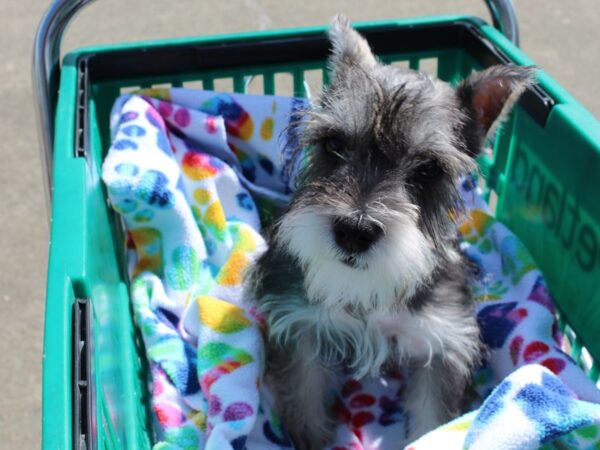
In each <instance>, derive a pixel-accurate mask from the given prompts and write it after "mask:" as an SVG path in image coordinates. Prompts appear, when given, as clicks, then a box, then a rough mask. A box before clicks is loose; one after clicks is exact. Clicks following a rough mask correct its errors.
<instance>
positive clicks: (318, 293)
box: [248, 16, 533, 450]
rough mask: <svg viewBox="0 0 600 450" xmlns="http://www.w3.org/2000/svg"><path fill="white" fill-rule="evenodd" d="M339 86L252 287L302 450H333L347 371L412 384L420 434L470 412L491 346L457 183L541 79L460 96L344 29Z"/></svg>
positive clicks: (334, 38)
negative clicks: (400, 372)
mask: <svg viewBox="0 0 600 450" xmlns="http://www.w3.org/2000/svg"><path fill="white" fill-rule="evenodd" d="M329 37H330V40H331V44H332V49H333V50H332V55H331V57H330V60H329V65H330V71H331V84H330V86H329V87H328V88H327V90H326V91H325V92H324V93H323V95H322V98H321V99H320V101H319V103H318V104H317V105H314V106H312V107H310V109H309V110H308V111H306V114H305V117H304V120H303V121H302V127H303V131H302V136H303V142H302V144H303V145H306V146H308V147H309V148H310V149H311V151H310V152H309V156H308V157H307V158H308V161H307V165H306V168H305V170H304V171H303V174H302V177H301V179H300V183H299V188H298V190H297V192H295V195H294V198H293V200H292V202H291V204H290V206H289V210H288V211H287V212H286V213H285V214H284V215H283V216H282V217H281V219H280V220H279V221H278V222H277V223H276V225H275V227H274V229H273V231H272V235H271V237H270V238H269V244H270V245H269V248H268V250H267V251H266V252H265V253H264V254H263V255H262V257H261V258H260V259H259V260H258V261H257V263H256V264H255V266H254V267H253V269H252V272H251V273H250V277H249V281H250V282H249V284H248V286H249V287H250V289H251V290H252V292H251V295H252V296H253V297H254V298H255V300H256V302H257V304H258V307H259V311H262V313H264V314H265V316H266V319H267V324H268V340H267V357H266V359H267V361H266V374H267V383H268V384H269V385H270V387H271V388H272V391H273V393H274V395H275V398H276V408H277V410H278V412H279V414H281V417H282V421H283V424H284V425H285V427H286V429H287V430H288V432H289V434H290V436H291V438H292V440H293V442H294V444H295V446H296V449H307V450H320V449H322V448H323V447H325V446H326V445H327V444H329V443H330V442H331V440H332V438H333V437H334V432H335V420H334V417H333V416H332V414H331V408H330V403H331V402H330V400H331V399H330V398H329V393H330V392H331V389H332V388H333V389H335V386H336V382H337V381H336V372H337V373H339V371H340V370H345V371H347V372H349V373H351V374H352V376H354V377H355V378H357V379H360V378H361V377H365V376H379V375H381V374H382V373H384V372H385V371H386V370H390V369H397V368H400V367H402V368H404V369H405V370H407V371H408V379H407V386H406V398H405V409H406V410H407V411H408V415H409V419H408V420H409V421H408V424H409V433H408V436H406V437H405V436H402V437H399V439H398V448H400V446H401V445H404V444H406V443H408V442H410V441H412V440H414V439H416V438H418V437H420V436H421V435H423V434H424V433H426V432H428V431H430V430H432V429H433V428H435V427H437V426H438V425H440V424H442V423H444V422H446V421H448V420H450V419H452V418H453V417H455V416H456V415H457V414H458V413H459V408H460V403H461V396H462V393H463V391H464V389H465V387H466V385H467V383H468V381H469V378H470V373H471V369H472V368H473V366H474V365H475V364H477V362H478V361H479V359H480V356H481V349H482V347H481V344H480V338H479V330H478V327H477V323H476V321H475V316H474V304H473V299H472V296H471V293H470V289H469V284H468V270H467V264H466V262H465V260H464V259H463V257H462V256H461V255H460V254H459V252H458V250H457V245H456V240H457V231H456V220H457V218H458V217H459V216H460V201H459V198H458V192H457V183H458V180H459V179H460V178H461V177H462V176H465V175H467V174H469V173H470V172H472V171H474V170H475V169H476V165H475V163H474V161H473V157H474V156H476V155H478V154H479V153H480V152H481V151H482V148H483V145H484V140H485V138H486V136H487V135H488V134H489V133H490V131H491V130H492V129H493V128H494V126H495V124H496V123H498V121H499V120H500V119H501V118H502V117H503V116H504V115H505V114H506V113H507V111H508V110H509V109H510V108H511V106H512V105H513V104H514V102H515V101H516V100H517V98H518V97H519V95H520V94H521V93H522V92H523V91H524V90H525V89H526V87H527V86H529V85H530V84H531V83H532V79H533V69H532V68H524V67H517V66H494V67H491V68H489V69H487V70H484V71H482V72H478V73H474V74H473V75H471V76H469V77H468V78H467V79H466V80H464V81H463V82H462V83H461V84H460V85H459V86H458V87H457V89H453V88H452V87H451V86H450V85H449V84H447V83H445V82H442V81H440V80H438V79H436V78H434V77H432V76H430V75H427V74H424V73H420V72H417V71H413V70H409V69H402V68H398V67H393V66H389V65H383V64H380V63H378V62H377V60H376V58H375V56H374V55H373V53H372V52H371V50H370V48H369V45H368V44H367V42H366V41H365V39H363V38H362V37H361V36H360V35H359V34H358V33H357V32H356V31H354V30H353V29H351V28H350V26H349V23H348V21H347V20H346V19H345V18H343V17H340V16H338V17H337V18H335V19H334V21H333V22H332V26H331V28H330V31H329Z"/></svg>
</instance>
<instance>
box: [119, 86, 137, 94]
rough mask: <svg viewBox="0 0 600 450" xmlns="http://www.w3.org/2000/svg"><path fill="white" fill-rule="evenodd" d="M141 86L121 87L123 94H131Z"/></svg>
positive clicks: (120, 90)
mask: <svg viewBox="0 0 600 450" xmlns="http://www.w3.org/2000/svg"><path fill="white" fill-rule="evenodd" d="M139 90H140V86H123V87H122V88H120V89H119V92H120V94H121V95H123V94H131V93H132V92H135V91H139Z"/></svg>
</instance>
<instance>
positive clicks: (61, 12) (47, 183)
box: [32, 0, 519, 215]
mask: <svg viewBox="0 0 600 450" xmlns="http://www.w3.org/2000/svg"><path fill="white" fill-rule="evenodd" d="M93 1H94V0H53V1H52V3H51V4H50V6H49V7H48V9H47V10H46V12H45V13H44V16H43V17H42V19H41V21H40V24H39V26H38V29H37V34H36V37H35V42H34V47H33V73H32V77H33V91H34V99H35V103H36V104H35V107H36V109H37V123H38V135H39V139H40V149H41V152H42V155H41V156H42V165H43V169H44V170H43V172H44V175H43V176H44V187H45V190H46V204H47V206H48V214H49V215H50V213H51V210H52V161H53V157H54V149H53V143H54V115H55V108H56V104H57V97H58V83H59V74H60V46H61V43H62V37H63V34H64V32H65V30H66V28H67V26H68V25H69V23H70V22H71V20H72V19H73V17H74V16H75V14H76V13H77V12H78V11H80V10H81V9H82V8H83V7H84V6H86V5H88V4H90V3H92V2H93ZM485 2H486V5H487V7H488V9H489V11H490V14H491V16H492V20H493V23H494V26H495V27H496V28H497V29H498V30H500V31H501V32H502V33H504V35H505V36H506V37H507V38H508V39H510V40H511V41H512V42H513V43H514V44H516V45H518V44H519V27H518V23H517V16H516V14H515V8H514V5H513V2H512V0H485Z"/></svg>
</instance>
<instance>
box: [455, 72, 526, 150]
mask: <svg viewBox="0 0 600 450" xmlns="http://www.w3.org/2000/svg"><path fill="white" fill-rule="evenodd" d="M535 71H536V69H535V68H534V67H522V66H515V65H497V66H492V67H490V68H488V69H486V70H483V71H481V72H475V73H474V74H472V75H471V76H469V77H468V78H466V79H465V80H464V81H463V82H462V83H461V84H460V85H459V86H458V88H457V90H456V94H457V95H458V99H459V103H460V107H461V109H462V110H463V113H464V115H465V116H466V122H465V123H464V126H463V134H464V137H465V140H466V142H465V144H466V147H467V152H468V153H469V154H470V155H471V156H476V155H478V154H479V153H480V152H481V150H482V147H483V144H484V142H485V138H486V136H487V135H489V134H490V133H491V132H492V130H493V129H494V128H495V127H496V126H498V124H499V123H501V122H502V119H503V118H504V117H506V115H507V114H508V113H509V111H510V110H511V108H512V107H513V105H514V104H515V102H516V101H517V100H518V99H519V97H520V96H521V94H522V93H523V92H524V91H525V89H527V87H529V86H530V85H531V84H533V82H534V76H535Z"/></svg>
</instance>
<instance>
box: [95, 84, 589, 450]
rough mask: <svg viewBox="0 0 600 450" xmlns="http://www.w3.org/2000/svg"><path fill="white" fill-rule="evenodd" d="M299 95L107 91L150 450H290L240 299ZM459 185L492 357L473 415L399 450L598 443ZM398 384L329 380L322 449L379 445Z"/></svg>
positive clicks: (584, 401)
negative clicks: (147, 397)
mask: <svg viewBox="0 0 600 450" xmlns="http://www.w3.org/2000/svg"><path fill="white" fill-rule="evenodd" d="M305 106H306V104H305V101H304V100H300V99H294V98H288V97H273V96H251V95H241V94H233V95H231V94H222V93H221V94H219V93H215V92H209V91H198V90H188V89H179V88H174V89H160V90H155V89H153V90H146V91H142V92H140V93H139V94H136V95H125V96H122V97H120V98H119V99H118V100H117V102H116V103H115V105H114V108H113V112H112V115H111V130H112V146H111V148H110V150H109V152H108V155H107V157H106V160H105V161H104V165H103V173H102V177H103V180H104V182H105V184H106V187H107V190H108V195H109V199H110V202H111V205H112V207H113V208H114V209H115V210H116V211H117V212H118V213H119V214H120V215H121V217H122V218H123V221H124V224H125V227H126V230H127V236H128V249H129V252H130V263H131V264H130V275H131V300H132V302H133V306H134V311H135V321H136V324H137V326H138V327H139V329H140V330H141V333H142V335H143V339H144V343H145V350H146V354H145V357H146V358H147V360H148V362H149V367H150V370H151V380H152V386H151V387H150V389H151V392H152V408H153V412H154V419H155V425H156V431H157V436H158V441H157V442H156V444H155V446H154V448H155V449H157V450H158V449H197V448H201V449H209V450H228V449H229V450H243V449H247V450H270V449H283V448H291V444H290V442H289V440H288V438H287V436H286V433H285V431H284V430H283V429H282V427H281V424H280V422H279V420H278V418H277V416H276V414H274V412H273V409H272V407H271V405H272V398H271V397H270V395H269V392H268V389H267V388H266V387H265V386H264V385H263V384H262V383H261V370H262V365H261V361H262V358H263V344H262V332H263V331H264V330H263V327H264V323H263V321H262V320H261V318H260V317H259V316H258V315H257V314H256V313H255V311H254V310H253V309H252V307H250V306H248V305H246V304H244V302H243V299H242V275H243V271H244V269H245V268H246V267H247V266H248V265H249V264H250V263H251V261H252V260H253V259H254V258H255V257H256V256H257V255H258V254H259V253H260V252H261V251H262V250H263V249H264V245H265V244H264V241H263V239H262V238H261V235H260V230H261V219H262V220H263V221H265V220H268V218H269V215H270V214H271V213H272V212H273V211H274V210H276V209H277V208H279V207H281V206H282V205H284V204H285V203H286V202H287V201H288V199H289V195H290V193H291V192H292V190H293V174H294V160H292V159H291V154H290V153H287V150H286V149H289V148H294V147H296V145H297V138H298V137H297V136H296V135H295V132H294V131H293V130H294V128H291V127H290V128H288V127H287V125H288V123H289V122H290V120H297V119H298V117H299V116H298V111H299V110H300V109H302V108H303V107H305ZM474 186H475V183H474V182H473V180H465V182H464V183H463V185H462V193H463V197H464V199H465V203H466V205H467V210H468V211H469V215H470V220H469V221H467V222H466V223H464V224H463V225H462V226H461V227H460V233H461V234H462V236H463V243H462V249H463V251H464V252H465V254H466V255H468V257H469V258H471V259H472V260H473V261H474V262H475V263H476V264H477V267H478V268H479V271H478V277H477V279H476V280H475V282H474V285H473V292H474V293H475V295H476V297H477V298H478V299H479V300H480V301H481V304H480V306H479V308H478V312H477V319H478V322H479V325H480V327H481V332H482V336H483V338H484V339H485V341H486V343H487V344H488V346H489V347H490V348H491V356H490V358H489V361H487V363H486V364H485V366H484V367H481V368H479V369H478V370H477V371H476V372H475V374H474V382H473V387H472V392H471V396H470V407H469V408H468V409H469V410H470V411H471V412H468V413H467V414H466V415H464V416H462V417H460V418H458V419H456V420H455V421H453V422H452V423H450V424H447V425H445V426H443V427H441V428H439V429H438V430H435V431H433V432H431V433H429V434H428V435H426V436H424V437H423V438H421V439H420V440H419V441H417V442H416V443H414V444H411V445H410V446H409V447H408V448H410V449H413V450H420V449H445V450H453V449H457V450H458V449H486V450H490V449H523V450H524V449H535V448H540V447H543V448H545V449H550V448H569V449H571V448H578V449H591V448H600V405H598V404H597V403H600V391H598V390H597V389H596V387H595V386H594V385H593V383H591V382H590V381H589V380H588V379H587V378H586V376H585V374H584V373H583V372H582V371H581V370H580V369H579V368H578V367H577V366H576V365H575V363H574V362H573V361H572V360H571V359H570V358H569V357H568V356H566V355H565V354H564V353H563V352H562V351H561V349H560V346H561V337H560V336H559V332H558V330H557V325H556V319H555V313H554V307H553V303H552V299H551V297H550V295H549V293H548V291H547V289H546V284H545V282H544V279H543V277H542V275H541V273H540V272H539V270H538V269H537V268H536V266H535V263H534V261H533V260H532V258H531V257H530V256H529V254H528V252H527V250H526V249H525V248H524V247H523V245H522V244H521V243H520V242H519V241H518V239H517V238H516V237H515V236H514V235H513V234H512V233H511V232H510V231H509V230H507V229H506V228H505V227H504V226H503V225H502V224H501V223H498V222H497V221H495V220H494V218H493V217H491V216H490V215H489V214H488V212H487V209H486V206H485V203H484V202H483V201H482V199H481V198H480V196H479V195H478V193H477V190H476V189H475V188H474ZM404 376H405V375H403V374H400V373H399V374H397V375H396V376H393V377H389V378H387V379H366V380H360V381H356V380H352V379H345V380H343V387H342V388H341V390H340V391H339V392H338V395H337V398H338V401H337V403H336V405H335V409H336V413H337V414H338V417H339V419H340V425H339V427H338V430H337V437H336V443H335V445H334V446H332V447H331V448H332V449H333V450H358V449H392V448H395V447H394V444H395V443H397V442H398V439H399V437H402V436H404V434H405V432H406V423H405V420H406V418H405V415H404V411H403V409H402V393H403V384H404V383H403V380H404Z"/></svg>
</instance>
